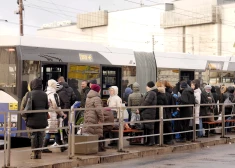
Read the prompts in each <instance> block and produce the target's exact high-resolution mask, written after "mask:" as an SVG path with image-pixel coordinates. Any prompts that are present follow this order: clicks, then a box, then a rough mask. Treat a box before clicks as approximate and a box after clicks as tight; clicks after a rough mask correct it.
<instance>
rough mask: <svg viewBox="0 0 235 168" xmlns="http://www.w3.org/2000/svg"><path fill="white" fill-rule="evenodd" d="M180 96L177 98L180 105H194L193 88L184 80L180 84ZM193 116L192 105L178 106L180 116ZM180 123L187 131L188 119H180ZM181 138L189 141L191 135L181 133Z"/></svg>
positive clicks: (183, 140)
mask: <svg viewBox="0 0 235 168" xmlns="http://www.w3.org/2000/svg"><path fill="white" fill-rule="evenodd" d="M180 87H181V90H180V93H181V97H180V98H179V104H180V105H194V104H195V96H194V90H193V89H192V88H191V87H190V88H188V85H187V83H186V82H182V83H181V85H180ZM192 116H193V107H180V117H181V118H186V117H187V118H188V117H192ZM181 123H182V128H183V130H182V131H189V123H190V119H185V120H181ZM181 140H182V142H185V141H186V140H188V141H191V140H192V137H191V134H190V133H181Z"/></svg>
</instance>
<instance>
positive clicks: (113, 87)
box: [110, 86, 118, 96]
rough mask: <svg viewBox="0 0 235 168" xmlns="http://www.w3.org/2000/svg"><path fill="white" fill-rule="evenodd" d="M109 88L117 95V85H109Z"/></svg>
mask: <svg viewBox="0 0 235 168" xmlns="http://www.w3.org/2000/svg"><path fill="white" fill-rule="evenodd" d="M110 88H111V89H113V90H114V95H115V96H116V95H118V87H117V86H111V87H110Z"/></svg>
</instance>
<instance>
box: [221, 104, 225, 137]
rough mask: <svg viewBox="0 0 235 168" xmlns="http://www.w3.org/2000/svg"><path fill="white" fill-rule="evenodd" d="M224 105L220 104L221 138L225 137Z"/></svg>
mask: <svg viewBox="0 0 235 168" xmlns="http://www.w3.org/2000/svg"><path fill="white" fill-rule="evenodd" d="M224 115H225V106H224V105H223V106H222V131H221V134H222V135H221V138H225V116H224Z"/></svg>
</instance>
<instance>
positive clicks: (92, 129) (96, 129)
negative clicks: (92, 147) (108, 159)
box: [83, 90, 104, 137]
mask: <svg viewBox="0 0 235 168" xmlns="http://www.w3.org/2000/svg"><path fill="white" fill-rule="evenodd" d="M86 108H102V100H101V98H100V96H99V93H97V92H95V91H93V90H90V91H89V93H88V94H87V99H86ZM99 122H100V123H104V114H103V111H102V110H101V109H96V110H86V111H85V113H84V125H86V124H98V123H99ZM83 133H85V134H91V135H98V137H103V126H88V127H85V128H84V129H83Z"/></svg>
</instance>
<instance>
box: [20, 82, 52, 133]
mask: <svg viewBox="0 0 235 168" xmlns="http://www.w3.org/2000/svg"><path fill="white" fill-rule="evenodd" d="M30 88H31V89H32V91H31V92H28V93H27V95H25V96H26V100H27V96H28V94H29V93H30V94H31V97H32V110H48V98H47V94H46V93H45V92H43V91H42V80H41V79H39V78H37V79H34V80H33V81H31V83H30ZM26 104H27V101H25V102H24V104H23V105H22V107H23V108H25V106H26ZM25 117H26V126H27V127H29V128H32V129H41V128H46V127H47V126H48V122H47V117H48V113H47V112H45V113H37V112H32V113H26V114H25Z"/></svg>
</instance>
